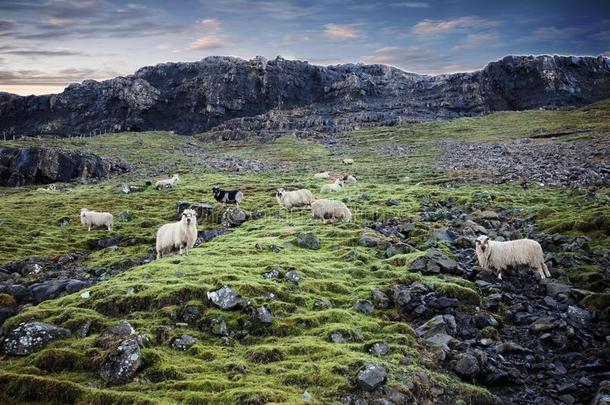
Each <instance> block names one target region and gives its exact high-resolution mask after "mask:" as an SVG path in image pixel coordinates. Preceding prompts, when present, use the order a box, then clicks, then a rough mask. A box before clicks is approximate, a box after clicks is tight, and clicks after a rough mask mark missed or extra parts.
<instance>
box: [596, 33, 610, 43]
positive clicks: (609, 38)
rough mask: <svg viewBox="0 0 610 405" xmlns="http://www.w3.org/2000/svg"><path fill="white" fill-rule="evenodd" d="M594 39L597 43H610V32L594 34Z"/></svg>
mask: <svg viewBox="0 0 610 405" xmlns="http://www.w3.org/2000/svg"><path fill="white" fill-rule="evenodd" d="M592 38H593V39H595V40H597V41H602V42H610V30H608V31H602V32H598V33H596V34H593V35H592Z"/></svg>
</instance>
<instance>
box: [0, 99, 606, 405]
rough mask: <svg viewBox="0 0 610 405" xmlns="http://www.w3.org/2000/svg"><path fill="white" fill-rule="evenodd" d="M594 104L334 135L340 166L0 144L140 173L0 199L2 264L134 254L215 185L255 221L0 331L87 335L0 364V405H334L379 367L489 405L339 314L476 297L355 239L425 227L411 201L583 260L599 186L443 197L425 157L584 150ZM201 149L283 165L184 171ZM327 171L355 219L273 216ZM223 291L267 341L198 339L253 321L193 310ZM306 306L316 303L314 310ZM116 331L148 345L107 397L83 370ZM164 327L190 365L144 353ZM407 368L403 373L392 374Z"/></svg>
mask: <svg viewBox="0 0 610 405" xmlns="http://www.w3.org/2000/svg"><path fill="white" fill-rule="evenodd" d="M604 106H607V105H606V104H600V105H598V106H595V105H594V106H592V107H588V108H585V109H581V110H571V111H568V112H558V111H527V112H520V113H496V114H491V115H489V116H486V117H481V118H476V119H475V118H468V119H459V120H454V121H449V122H434V123H424V124H415V125H409V126H407V127H401V128H391V129H390V128H387V129H385V128H381V129H374V130H372V129H371V130H366V131H359V132H356V133H353V134H350V135H346V136H344V137H342V139H341V141H342V148H343V149H341V151H340V153H338V154H334V153H332V152H331V151H329V150H328V149H327V148H326V147H325V146H324V145H322V144H319V143H315V142H313V141H308V140H300V139H296V138H292V137H282V138H278V139H277V140H275V141H272V142H268V143H264V144H258V143H246V144H242V145H236V144H232V143H223V144H208V143H204V142H201V141H200V140H198V139H197V138H196V137H179V136H176V135H172V134H169V133H138V134H135V133H123V134H118V135H115V136H112V137H104V138H83V139H81V138H76V139H68V140H26V141H19V142H17V141H15V142H10V143H9V144H10V145H12V146H23V145H40V144H42V145H46V146H61V147H65V148H73V149H84V150H89V151H92V152H94V153H98V154H101V155H104V156H108V157H112V158H120V159H123V160H125V161H127V162H129V163H131V164H133V165H134V166H135V167H136V170H135V171H134V172H132V173H129V174H126V175H123V176H119V177H116V178H113V179H110V180H106V181H101V182H99V183H96V184H86V185H65V189H64V190H63V191H58V192H54V193H41V192H37V191H36V187H26V188H20V189H2V190H0V193H3V194H2V197H1V202H2V203H1V204H0V219H1V220H2V221H3V222H2V225H0V230H2V232H0V262H2V263H6V262H10V261H13V260H20V259H25V258H27V257H30V256H50V255H57V254H61V253H65V252H73V251H81V250H88V249H90V248H91V247H92V246H94V245H95V244H96V243H97V241H98V240H99V239H100V238H104V237H108V236H111V235H118V236H120V237H122V238H124V239H129V238H135V240H136V243H135V244H134V245H131V246H122V245H120V246H119V247H118V249H117V250H116V251H112V250H111V249H101V250H97V251H95V252H93V253H92V254H91V256H90V258H89V259H88V261H87V262H86V264H87V265H88V266H90V267H95V266H106V267H111V266H114V265H117V264H119V263H122V262H125V261H128V260H132V259H137V258H140V257H144V256H147V255H148V254H149V248H150V247H151V246H152V245H153V243H154V237H155V232H156V229H157V228H158V226H159V225H160V224H162V223H165V222H168V221H172V220H174V216H175V204H176V202H177V201H179V200H187V201H191V202H211V201H212V199H211V193H210V189H211V188H212V187H213V186H214V185H221V186H223V187H225V188H229V187H240V188H242V189H244V190H245V191H246V200H245V202H244V204H243V207H244V208H245V209H247V210H248V211H251V212H254V211H260V212H261V213H262V214H263V215H262V216H261V217H260V218H259V219H255V220H250V221H248V222H246V223H245V224H244V225H242V226H241V227H240V228H238V229H236V230H235V231H234V232H232V233H230V234H227V235H224V236H221V237H219V238H216V239H214V240H212V241H210V242H208V243H206V244H204V245H203V246H202V247H200V248H196V249H193V250H192V254H191V255H190V256H188V257H179V256H173V257H168V258H164V259H162V260H159V261H154V262H152V263H150V264H148V265H144V266H140V267H136V268H133V269H131V270H130V271H128V272H125V273H123V274H120V275H118V276H116V277H113V278H111V279H109V280H107V281H104V282H102V283H99V284H97V285H96V286H94V287H92V288H90V289H88V290H87V291H89V292H90V298H88V299H84V298H82V297H81V296H80V294H73V295H69V296H66V297H62V298H59V299H55V300H51V301H46V302H44V303H42V304H40V305H37V306H34V307H30V308H27V309H25V310H24V311H22V312H21V313H20V314H19V315H18V316H16V317H14V318H11V319H9V320H8V321H7V322H6V324H5V329H6V330H10V329H11V328H12V327H14V326H15V325H17V324H18V323H20V322H24V321H29V320H43V321H46V322H51V323H54V324H57V325H60V326H63V327H68V328H70V329H72V330H76V329H77V328H78V327H79V326H81V325H82V324H83V323H85V322H86V321H88V320H91V321H92V324H91V336H90V337H87V338H84V339H77V338H71V339H67V340H63V341H60V342H55V343H53V344H51V345H49V346H48V347H47V348H45V349H44V350H42V351H41V352H39V353H37V354H35V355H31V356H29V357H24V358H15V357H5V358H3V359H0V381H1V382H2V384H0V400H3V399H6V401H5V402H7V403H10V401H9V399H13V400H14V399H17V400H23V401H25V400H33V401H55V402H83V403H108V402H112V403H236V402H243V403H266V402H275V403H299V402H302V400H303V397H302V394H303V392H304V391H308V392H309V393H311V394H312V395H313V398H314V402H317V403H336V402H337V401H338V399H339V395H340V393H341V392H349V391H350V390H351V389H352V387H353V380H354V377H355V372H356V371H357V370H358V369H359V368H360V367H362V366H363V365H364V364H366V363H369V362H376V363H382V364H384V365H385V366H386V367H387V369H388V371H389V374H390V380H389V384H390V385H395V386H399V385H401V384H404V383H405V382H407V381H410V380H412V379H413V378H414V377H413V376H414V375H415V373H417V372H418V371H426V372H428V373H430V374H431V375H432V376H433V378H434V380H435V381H436V383H437V384H439V385H441V386H445V387H447V388H448V389H450V390H452V391H454V392H456V393H457V394H456V395H457V397H458V398H459V400H460V401H463V403H470V402H476V401H485V400H490V396H489V393H488V392H487V391H486V390H484V389H482V388H479V387H476V386H473V385H469V384H465V383H463V382H461V381H459V380H457V379H456V378H455V377H453V376H449V375H444V374H441V373H439V372H433V371H430V365H431V360H430V358H429V353H428V352H427V350H426V349H425V348H424V347H423V346H421V344H420V343H419V341H418V340H417V339H416V338H415V337H414V333H413V330H412V329H411V327H410V326H409V325H408V324H405V323H400V322H391V321H388V320H387V319H389V315H390V313H389V312H387V313H386V312H385V311H380V310H376V311H375V313H374V314H373V315H372V316H368V315H364V314H361V313H359V312H357V311H355V310H354V309H353V304H354V302H355V301H356V300H358V299H370V294H371V291H372V290H373V289H377V288H379V289H385V288H387V287H388V286H389V285H391V284H392V283H395V282H399V281H402V282H410V281H414V280H424V281H427V282H430V283H432V284H434V285H436V286H437V289H438V290H439V291H441V292H442V293H443V294H446V295H448V296H452V297H457V298H460V299H461V300H462V302H463V303H464V305H470V306H476V305H479V304H480V297H479V292H478V289H477V287H476V286H475V285H474V284H473V283H470V282H468V281H466V280H463V279H461V278H454V277H434V276H422V275H420V274H418V273H409V272H407V271H406V267H407V266H408V264H409V263H410V262H411V261H412V260H414V259H415V258H416V257H418V256H419V255H421V254H423V252H421V251H418V252H414V253H407V254H400V255H398V256H395V257H393V258H390V259H388V260H386V258H385V257H382V255H379V254H378V252H377V251H375V249H370V248H364V247H360V246H357V241H358V239H359V238H360V236H361V235H362V234H363V232H366V231H364V229H363V227H362V225H364V224H365V223H367V222H370V221H383V220H387V219H390V218H398V219H400V220H402V221H415V218H416V217H417V216H418V215H419V214H420V213H421V209H422V201H426V202H427V203H430V204H438V203H442V202H445V201H453V202H454V203H455V204H458V205H466V206H473V207H474V206H478V207H479V208H481V209H485V208H490V209H494V210H499V209H504V208H506V209H508V208H516V209H519V210H521V214H520V215H521V216H522V217H523V218H531V219H532V220H533V221H534V222H535V223H536V224H537V226H538V227H539V229H541V230H543V231H545V232H548V233H554V232H559V233H563V234H570V235H574V236H576V235H583V234H585V235H588V236H589V237H590V238H591V245H592V247H593V248H594V249H603V248H607V247H608V246H610V240H609V239H608V238H609V236H608V234H607V229H608V226H607V225H608V223H609V218H610V208H609V207H608V205H607V199H608V196H609V190H608V189H602V190H599V191H598V192H597V195H596V197H595V198H591V196H588V195H587V194H586V193H584V192H578V191H573V192H566V191H564V190H558V189H552V188H540V187H532V188H529V189H527V190H524V189H522V188H521V187H519V186H518V185H515V184H505V185H498V186H489V185H485V186H484V185H477V184H470V185H463V186H459V187H452V188H448V187H445V186H444V184H443V179H444V177H445V176H446V175H445V174H443V173H439V172H438V171H437V167H436V156H437V155H438V149H437V146H436V145H435V142H436V141H438V140H442V139H447V138H450V139H459V140H473V141H498V140H501V139H517V138H520V137H524V136H531V135H532V134H540V133H548V132H553V131H555V132H558V131H566V130H576V131H577V132H576V133H575V135H568V136H565V137H564V136H562V137H559V138H557V139H555V140H553V141H563V140H564V139H571V138H570V137H572V136H576V137H592V138H596V137H598V136H599V135H600V134H602V133H605V132H607V130H608V127H609V124H608V122H610V120H608V119H607V118H608V117H607V115H608V109H607V108H605V107H604ZM578 131H580V132H578ZM388 144H391V145H395V146H405V147H416V148H417V153H415V154H411V155H409V157H408V158H405V157H404V156H387V155H385V154H382V153H380V151H379V149H378V147H379V146H383V145H388ZM210 153H212V154H224V155H228V156H233V157H236V158H247V159H254V160H261V161H271V162H275V163H281V164H282V168H281V169H276V170H271V171H267V172H261V173H230V172H214V171H213V170H210V169H208V168H206V167H205V166H200V165H197V164H193V162H194V161H195V162H198V161H200V160H198V159H203V157H204V156H208V155H207V154H210ZM343 157H353V158H354V159H355V163H354V165H352V166H350V167H345V166H343V165H342V164H341V159H342V158H343ZM324 169H328V170H331V172H333V173H336V174H338V173H342V172H345V171H350V172H351V173H354V174H356V175H357V176H358V178H359V179H360V181H359V183H358V184H357V185H355V186H351V187H349V188H347V189H346V190H345V191H343V192H341V193H340V194H338V195H336V196H333V197H335V198H340V199H342V200H343V201H345V202H346V203H347V205H348V206H350V207H352V208H354V214H355V215H354V219H355V220H354V222H353V223H351V224H338V225H323V224H321V223H319V222H313V221H311V220H310V219H309V215H308V213H306V212H302V211H294V212H291V213H288V212H286V211H285V210H280V209H279V207H278V206H277V203H276V202H275V200H274V196H273V194H274V190H275V188H276V187H280V186H283V187H289V188H293V187H294V188H296V187H307V188H310V189H312V190H314V194H316V195H317V194H319V193H318V192H317V190H319V187H320V185H321V183H320V181H318V180H314V179H312V176H311V175H312V174H313V173H315V172H317V171H320V170H324ZM174 172H178V173H180V174H181V178H182V181H181V183H179V186H178V187H177V188H176V189H173V190H167V191H163V192H159V191H156V190H152V189H148V190H146V191H144V192H141V193H133V194H127V195H126V194H123V193H122V192H121V191H120V186H121V184H122V183H123V182H132V183H134V182H136V183H141V182H144V181H145V180H152V179H154V178H155V177H156V176H159V175H162V174H171V173H174ZM405 177H408V179H405ZM60 188H62V187H60ZM389 199H396V200H398V201H399V205H397V206H393V205H388V204H387V201H388V200H389ZM84 206H86V207H88V208H90V209H99V210H109V211H111V212H113V213H114V214H115V217H116V215H117V214H118V213H120V212H121V211H125V210H129V211H131V212H132V213H133V214H134V219H133V220H132V221H129V222H118V221H117V223H116V227H115V229H114V230H113V231H112V232H111V233H108V232H106V231H103V230H95V231H92V232H90V233H88V232H86V230H85V229H83V228H82V227H81V226H80V224H79V221H78V212H79V210H80V208H81V207H84ZM63 218H69V219H70V222H69V223H68V224H67V225H66V226H63V227H62V226H60V225H59V224H60V222H61V220H62V219H63ZM416 225H417V231H416V232H415V233H414V234H415V237H414V238H413V240H412V242H413V244H414V245H416V246H417V245H418V243H420V242H423V241H424V240H425V238H426V237H427V235H428V233H429V231H430V230H429V229H428V228H426V227H425V226H423V225H422V224H419V223H418V224H416ZM216 226H218V225H217V224H216V221H215V220H214V219H206V220H204V221H201V222H200V226H199V228H200V229H209V228H211V227H216ZM299 232H313V233H315V234H316V235H318V236H319V237H320V240H321V248H320V249H319V250H306V249H301V248H298V247H296V246H295V244H294V242H295V240H296V235H297V234H298V233H299ZM276 251H277V252H276ZM272 268H280V269H282V270H283V271H287V270H290V269H296V270H297V271H298V272H300V273H301V275H302V277H303V281H302V283H301V284H300V285H298V286H297V285H293V284H291V283H289V282H287V281H286V280H279V281H276V280H267V279H265V278H264V277H263V276H262V274H263V273H265V272H267V271H269V270H270V269H272ZM583 270H586V271H583ZM599 271H600V269H599V268H595V267H591V268H587V269H573V270H569V271H568V276H569V277H570V278H571V279H572V280H573V281H575V282H595V281H598V280H597V279H596V277H597V276H596V274H599ZM585 275H586V276H585ZM223 285H228V286H230V287H231V288H233V289H235V290H236V291H238V292H239V293H240V294H242V295H243V296H244V297H247V298H248V299H250V300H251V301H252V303H253V304H254V305H256V306H261V305H265V306H266V307H268V308H269V309H270V310H271V311H272V313H273V315H274V320H273V324H272V327H271V328H269V329H268V330H267V331H265V332H264V333H261V334H259V335H256V336H248V337H247V338H245V339H243V340H237V339H233V338H231V339H228V340H225V339H222V338H221V337H219V336H216V335H214V334H212V333H210V331H209V329H208V328H207V327H206V325H207V324H208V323H209V322H210V321H211V320H212V319H213V318H218V317H222V318H223V319H224V320H225V321H226V322H227V324H228V325H229V328H230V329H232V330H238V329H240V328H241V327H242V325H243V324H244V323H245V322H247V321H248V320H249V316H248V315H247V314H246V313H244V312H241V311H223V310H219V309H217V308H214V307H213V306H212V305H211V303H210V302H209V301H208V300H207V292H209V291H211V290H215V289H217V288H219V287H221V286H223ZM598 293H599V294H597V295H596V296H595V297H590V298H588V300H589V301H590V304H591V306H601V305H603V304H604V303H606V301H607V297H606V295H607V294H605V295H604V294H601V293H603V291H601V290H600V291H598ZM271 294H272V295H271ZM271 297H273V298H271ZM11 298H12V297H10V296H6V295H1V294H0V302H2V303H4V304H12V301H11ZM319 301H323V302H326V303H329V304H330V305H329V306H320V305H318V302H319ZM186 305H197V306H199V307H200V308H202V310H203V320H202V321H201V322H200V323H198V324H197V325H192V326H187V327H183V326H176V325H175V324H176V322H178V321H179V319H180V314H181V312H182V310H183V309H184V307H185V306H186ZM389 311H391V310H389ZM122 319H125V320H128V321H129V322H130V323H131V324H132V325H133V326H134V327H135V328H136V330H137V331H138V332H140V333H143V334H145V335H146V336H147V337H148V338H149V341H150V342H151V343H149V344H148V345H147V346H146V347H145V348H144V349H143V356H144V360H145V365H144V367H143V371H142V372H141V374H140V375H139V377H138V378H137V379H136V380H134V381H132V382H130V383H128V384H126V385H124V386H119V387H113V386H106V385H105V384H104V382H103V381H102V380H101V379H100V378H99V376H98V375H97V373H96V366H97V365H98V364H99V362H100V361H101V360H100V359H103V356H104V355H105V353H106V348H104V347H103V346H102V345H100V341H99V334H100V332H101V331H102V330H103V329H104V328H106V327H107V326H109V325H111V324H113V323H115V322H117V321H119V320H122ZM165 326H171V327H172V330H171V336H169V341H171V339H172V338H174V337H177V336H180V335H182V334H183V333H188V334H190V335H192V336H193V337H195V338H197V343H196V344H195V345H194V346H193V347H191V348H190V349H189V350H187V351H186V352H181V351H177V350H175V349H172V348H171V347H170V346H169V345H168V343H156V341H155V336H156V335H157V332H158V331H159V330H160V328H162V327H165ZM333 332H341V333H342V334H343V335H344V336H346V337H347V341H346V342H345V343H332V342H331V340H330V335H331V334H332V333H333ZM490 333H491V332H490ZM379 341H385V342H386V343H388V344H389V345H390V347H391V351H390V354H389V355H388V356H386V357H383V358H376V357H374V356H372V355H371V354H369V353H368V351H367V347H369V346H370V344H372V343H374V342H379ZM405 355H408V356H409V358H410V359H411V364H410V365H409V366H408V367H403V366H398V365H399V361H400V359H401V358H402V357H404V356H405Z"/></svg>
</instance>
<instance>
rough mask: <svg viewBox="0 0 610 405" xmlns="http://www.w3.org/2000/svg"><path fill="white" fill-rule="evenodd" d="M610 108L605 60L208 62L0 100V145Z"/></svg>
mask: <svg viewBox="0 0 610 405" xmlns="http://www.w3.org/2000/svg"><path fill="white" fill-rule="evenodd" d="M607 97H610V59H608V58H605V57H602V56H599V57H565V56H537V57H533V56H507V57H505V58H504V59H502V60H500V61H497V62H492V63H489V64H488V65H487V66H486V67H485V68H483V69H482V70H479V71H475V72H470V73H456V74H449V75H440V76H425V75H417V74H412V73H407V72H404V71H401V70H399V69H396V68H393V67H390V66H384V65H360V64H358V65H356V64H346V65H336V66H328V67H322V66H314V65H310V64H309V63H307V62H301V61H290V60H285V59H282V58H277V59H275V60H271V61H267V60H265V59H264V58H261V57H257V58H254V59H252V60H249V61H246V60H242V59H237V58H230V57H208V58H205V59H203V60H201V61H199V62H193V63H166V64H160V65H157V66H152V67H145V68H142V69H140V70H138V71H137V72H136V73H135V74H133V75H130V76H126V77H117V78H115V79H111V80H106V81H102V82H97V81H93V80H86V81H84V82H83V83H79V84H71V85H70V86H68V87H67V88H66V89H65V90H64V92H63V93H60V94H53V95H44V96H28V97H20V96H16V95H12V94H7V93H0V136H1V135H2V134H6V135H7V136H9V137H12V136H13V135H15V136H16V137H20V136H26V135H29V136H51V135H55V136H72V135H77V134H87V135H88V134H90V133H100V132H117V131H125V130H131V131H144V130H174V131H176V132H178V133H184V134H189V133H198V132H204V131H209V130H214V134H217V135H218V136H219V137H223V138H227V137H228V138H240V137H242V136H244V134H251V133H255V134H258V135H263V136H265V135H273V134H276V133H292V132H296V133H303V134H319V133H335V132H343V131H346V130H352V129H356V128H359V127H366V126H379V125H396V124H400V123H406V122H413V121H421V120H427V119H436V118H454V117H460V116H473V115H479V114H484V113H488V112H493V111H502V110H524V109H532V108H561V107H567V106H580V105H584V104H587V103H591V102H593V101H597V100H600V99H603V98H607Z"/></svg>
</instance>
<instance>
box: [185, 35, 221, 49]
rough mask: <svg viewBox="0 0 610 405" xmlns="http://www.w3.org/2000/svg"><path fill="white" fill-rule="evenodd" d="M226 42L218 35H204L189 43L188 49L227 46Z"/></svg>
mask: <svg viewBox="0 0 610 405" xmlns="http://www.w3.org/2000/svg"><path fill="white" fill-rule="evenodd" d="M227 45H228V42H226V41H225V40H224V39H222V38H220V37H215V36H213V35H204V36H202V37H199V38H197V39H196V40H194V41H193V42H191V43H190V44H189V48H190V49H218V48H222V47H224V46H227Z"/></svg>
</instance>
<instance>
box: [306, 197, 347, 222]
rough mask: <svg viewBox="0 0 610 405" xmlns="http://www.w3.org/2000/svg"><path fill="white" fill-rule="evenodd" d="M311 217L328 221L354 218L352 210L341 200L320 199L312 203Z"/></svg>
mask: <svg viewBox="0 0 610 405" xmlns="http://www.w3.org/2000/svg"><path fill="white" fill-rule="evenodd" d="M311 217H312V218H313V219H321V220H323V221H324V222H325V223H326V220H329V221H330V222H336V221H345V222H350V221H351V220H352V212H351V211H350V210H349V208H347V206H346V205H345V204H343V203H342V202H341V201H336V200H326V199H320V200H316V201H314V202H313V203H312V204H311Z"/></svg>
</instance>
